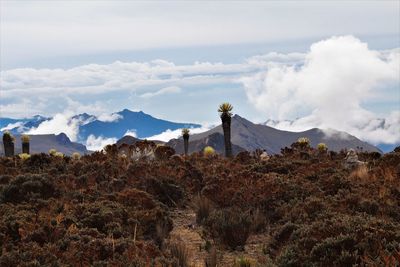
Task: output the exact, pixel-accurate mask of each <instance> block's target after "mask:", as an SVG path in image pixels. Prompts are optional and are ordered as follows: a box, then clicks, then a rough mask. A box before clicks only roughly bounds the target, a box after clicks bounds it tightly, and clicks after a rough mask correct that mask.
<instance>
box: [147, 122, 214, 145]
mask: <svg viewBox="0 0 400 267" xmlns="http://www.w3.org/2000/svg"><path fill="white" fill-rule="evenodd" d="M210 129H211V127H208V126H203V127H200V128H190V134H198V133H202V132H205V131H208V130H210ZM181 136H182V129H176V130H170V129H168V130H166V131H164V132H162V133H160V134H157V135H153V136H149V137H146V138H145V139H147V140H157V141H163V142H168V141H169V140H171V139H174V138H179V137H181Z"/></svg>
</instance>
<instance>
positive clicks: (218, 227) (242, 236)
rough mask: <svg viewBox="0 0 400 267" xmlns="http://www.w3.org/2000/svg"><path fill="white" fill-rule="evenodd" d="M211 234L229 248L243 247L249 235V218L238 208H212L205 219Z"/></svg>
mask: <svg viewBox="0 0 400 267" xmlns="http://www.w3.org/2000/svg"><path fill="white" fill-rule="evenodd" d="M207 226H208V227H209V228H210V230H211V233H212V235H213V236H215V237H218V238H219V239H220V241H221V242H222V243H223V244H224V245H226V246H228V247H229V248H231V249H243V247H244V245H245V244H246V241H247V238H248V237H249V235H250V226H251V218H250V216H249V214H248V213H247V212H243V211H242V210H240V209H237V208H236V209H235V208H226V209H222V210H214V211H213V212H212V213H211V215H210V217H209V218H208V220H207Z"/></svg>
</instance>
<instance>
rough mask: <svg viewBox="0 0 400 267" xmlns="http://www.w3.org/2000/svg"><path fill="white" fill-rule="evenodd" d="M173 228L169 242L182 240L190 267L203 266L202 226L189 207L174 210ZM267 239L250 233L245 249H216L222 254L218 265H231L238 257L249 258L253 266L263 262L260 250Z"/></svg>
mask: <svg viewBox="0 0 400 267" xmlns="http://www.w3.org/2000/svg"><path fill="white" fill-rule="evenodd" d="M172 220H173V223H174V228H173V230H172V231H171V232H170V236H169V242H171V243H173V242H182V243H184V244H185V246H186V248H187V249H188V250H189V263H190V266H191V267H204V266H205V264H204V260H205V258H206V257H207V252H206V251H205V250H204V244H205V242H206V241H205V240H204V239H203V238H202V237H201V235H200V233H201V232H202V231H203V230H202V227H201V226H199V225H197V224H196V214H195V213H194V211H193V210H192V209H191V208H187V209H183V210H176V211H174V212H173V213H172ZM267 240H268V236H267V235H252V236H250V237H249V239H248V240H247V244H246V246H245V251H227V250H222V251H221V250H220V249H219V250H218V251H219V254H220V255H222V256H221V257H220V260H219V264H218V266H221V267H223V266H229V267H231V266H233V265H234V263H235V261H236V260H237V259H238V258H239V257H242V256H243V257H245V258H247V259H249V260H250V261H251V262H252V263H253V264H254V266H255V265H256V263H262V262H265V260H266V257H265V255H264V253H263V252H262V250H263V246H264V245H265V244H266V241H267Z"/></svg>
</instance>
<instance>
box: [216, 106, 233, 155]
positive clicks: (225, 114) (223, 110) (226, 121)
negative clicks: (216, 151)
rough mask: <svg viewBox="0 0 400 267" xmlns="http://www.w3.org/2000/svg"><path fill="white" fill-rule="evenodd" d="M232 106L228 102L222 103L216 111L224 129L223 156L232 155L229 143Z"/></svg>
mask: <svg viewBox="0 0 400 267" xmlns="http://www.w3.org/2000/svg"><path fill="white" fill-rule="evenodd" d="M232 109H233V107H232V105H231V104H229V103H222V104H221V105H220V106H219V109H218V112H219V113H220V116H221V120H222V129H223V130H224V141H225V156H226V157H228V158H230V157H232V144H231V117H232V113H231V111H232Z"/></svg>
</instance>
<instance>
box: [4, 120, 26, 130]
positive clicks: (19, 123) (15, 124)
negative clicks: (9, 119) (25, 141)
mask: <svg viewBox="0 0 400 267" xmlns="http://www.w3.org/2000/svg"><path fill="white" fill-rule="evenodd" d="M22 126H24V123H23V122H21V121H18V122H15V123H9V124H8V125H6V126H5V127H3V128H1V129H0V131H7V130H11V129H14V128H21V127H22Z"/></svg>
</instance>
